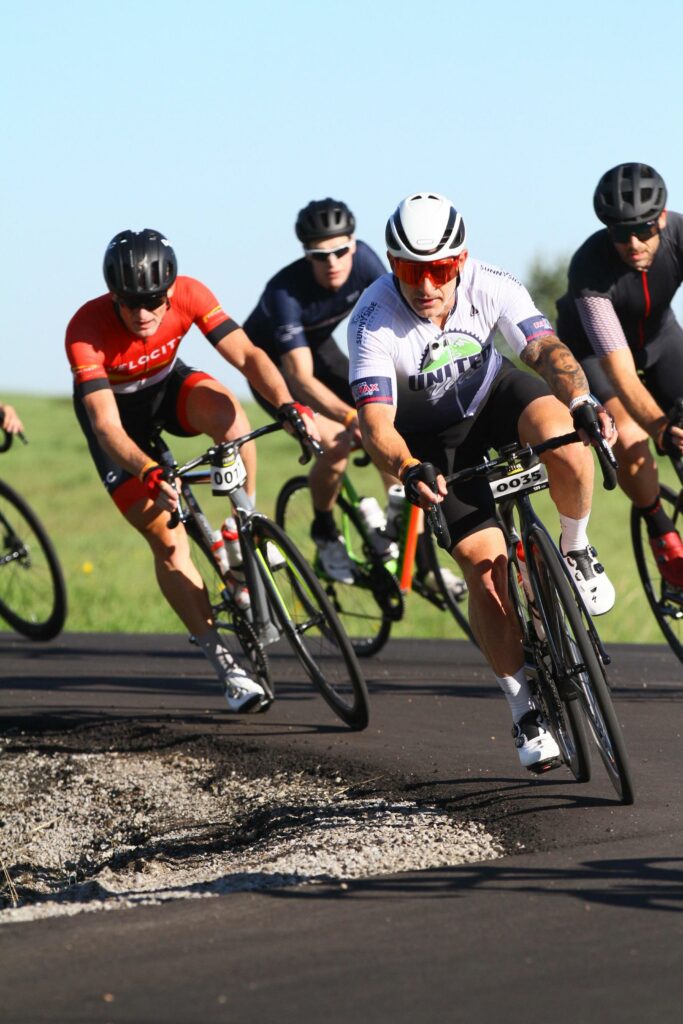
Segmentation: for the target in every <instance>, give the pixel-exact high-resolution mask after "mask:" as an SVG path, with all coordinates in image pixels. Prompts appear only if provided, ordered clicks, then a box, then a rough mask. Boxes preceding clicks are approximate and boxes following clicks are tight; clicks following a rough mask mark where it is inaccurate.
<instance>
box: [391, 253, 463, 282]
mask: <svg viewBox="0 0 683 1024" xmlns="http://www.w3.org/2000/svg"><path fill="white" fill-rule="evenodd" d="M391 269H392V270H393V272H394V273H395V274H396V277H397V278H398V279H399V280H400V281H403V282H404V284H407V285H409V286H410V287H411V288H417V286H418V285H419V283H420V281H421V280H422V278H423V277H428V278H429V279H430V281H431V282H432V284H433V285H434V287H435V288H440V287H441V286H442V285H444V284H448V282H449V281H452V280H453V278H454V277H455V276H456V274H457V273H458V270H459V269H460V256H449V257H448V258H447V259H445V260H433V261H432V262H431V263H418V262H417V261H416V260H404V259H402V258H401V257H400V256H392V257H391Z"/></svg>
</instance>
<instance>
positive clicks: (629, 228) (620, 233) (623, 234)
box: [609, 220, 659, 245]
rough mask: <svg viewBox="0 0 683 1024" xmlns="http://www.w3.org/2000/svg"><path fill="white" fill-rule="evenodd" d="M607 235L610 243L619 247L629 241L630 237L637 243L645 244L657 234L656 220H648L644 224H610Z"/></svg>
mask: <svg viewBox="0 0 683 1024" xmlns="http://www.w3.org/2000/svg"><path fill="white" fill-rule="evenodd" d="M609 233H610V238H611V239H612V241H613V242H618V243H619V244H620V245H625V244H626V242H628V241H630V239H631V235H633V236H634V237H635V238H637V239H638V241H639V242H647V240H648V239H649V238H654V237H655V235H658V234H659V225H658V223H657V221H656V220H648V221H646V222H645V223H644V224H612V225H611V226H610V228H609Z"/></svg>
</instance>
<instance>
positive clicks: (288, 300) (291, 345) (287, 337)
mask: <svg viewBox="0 0 683 1024" xmlns="http://www.w3.org/2000/svg"><path fill="white" fill-rule="evenodd" d="M267 305H268V310H269V312H270V319H271V323H272V325H273V339H274V341H275V345H276V347H277V350H278V352H279V353H280V354H281V355H284V354H285V353H286V352H291V351H292V349H295V348H304V347H305V346H306V345H307V344H308V342H307V341H306V333H305V331H304V326H303V324H302V322H301V306H300V304H299V302H298V301H297V299H295V298H294V296H293V295H291V294H290V293H289V292H288V291H287V289H286V288H273V290H272V292H271V293H270V294H269V295H268V299H267Z"/></svg>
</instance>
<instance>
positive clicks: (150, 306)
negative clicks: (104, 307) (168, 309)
mask: <svg viewBox="0 0 683 1024" xmlns="http://www.w3.org/2000/svg"><path fill="white" fill-rule="evenodd" d="M116 301H117V302H118V303H119V305H121V306H125V307H126V309H146V310H147V312H148V313H151V312H152V311H153V310H155V309H158V308H159V306H162V305H164V304H165V303H166V302H167V301H168V296H167V295H166V292H160V293H159V294H158V295H148V296H144V295H132V296H130V297H129V296H127V295H117V296H116Z"/></svg>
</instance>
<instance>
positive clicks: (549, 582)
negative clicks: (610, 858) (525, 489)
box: [529, 527, 634, 804]
mask: <svg viewBox="0 0 683 1024" xmlns="http://www.w3.org/2000/svg"><path fill="white" fill-rule="evenodd" d="M529 556H530V557H529V570H530V576H531V579H532V581H533V582H534V584H535V591H536V594H537V596H538V598H539V612H540V616H541V620H542V622H543V628H544V631H545V634H546V643H547V647H548V658H549V665H550V666H551V671H552V674H553V678H554V681H555V683H556V685H557V689H558V691H559V694H560V696H561V698H562V700H563V703H564V706H565V708H566V709H567V713H568V715H570V716H573V715H575V713H578V712H576V707H575V706H578V707H579V708H580V709H581V711H582V712H583V714H584V716H585V718H586V720H587V722H588V725H589V727H590V730H591V732H592V734H593V738H594V740H595V742H596V744H597V747H598V751H599V753H600V757H601V758H602V762H603V764H604V766H605V769H606V771H607V775H608V777H609V780H610V782H611V783H612V786H613V787H614V789H615V791H616V793H617V795H618V797H619V799H620V800H621V802H622V803H624V804H632V803H633V799H634V790H633V782H632V780H631V771H630V767H629V763H628V757H627V754H626V745H625V743H624V738H623V735H622V732H621V726H620V725H619V722H618V720H617V716H616V713H615V710H614V706H613V704H612V698H611V696H610V692H609V687H608V686H607V681H606V679H605V674H604V670H603V667H602V664H601V662H600V660H599V658H598V656H597V654H596V652H595V648H594V647H593V644H592V642H591V639H590V636H589V634H588V632H587V628H586V619H587V615H588V613H587V612H586V609H585V607H584V604H583V601H582V600H581V597H580V595H579V593H578V591H577V590H576V588H575V587H574V586H573V584H572V583H571V582H570V580H569V579H568V577H567V575H566V573H565V571H564V567H563V566H562V564H561V563H560V556H559V553H558V551H557V548H556V547H555V546H554V545H553V543H552V541H551V540H550V538H549V537H548V535H547V534H546V533H545V531H544V530H542V529H541V528H538V527H537V528H535V529H532V532H531V536H530V539H529ZM570 720H571V719H570ZM576 735H577V734H576V733H575V736H576Z"/></svg>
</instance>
